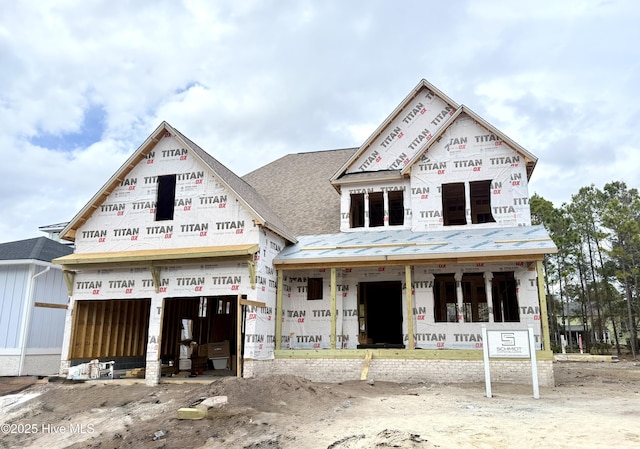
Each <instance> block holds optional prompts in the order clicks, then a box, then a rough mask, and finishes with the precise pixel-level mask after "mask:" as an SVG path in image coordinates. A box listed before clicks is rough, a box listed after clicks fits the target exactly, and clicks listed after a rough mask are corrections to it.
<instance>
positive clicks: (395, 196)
mask: <svg viewBox="0 0 640 449" xmlns="http://www.w3.org/2000/svg"><path fill="white" fill-rule="evenodd" d="M387 195H388V196H389V225H390V226H400V225H403V224H404V194H403V192H402V190H391V191H389V192H387Z"/></svg>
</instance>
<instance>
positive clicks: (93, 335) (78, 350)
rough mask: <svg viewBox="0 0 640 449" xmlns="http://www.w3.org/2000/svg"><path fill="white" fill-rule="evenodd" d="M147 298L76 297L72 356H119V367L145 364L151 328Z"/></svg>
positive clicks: (81, 358) (80, 359) (76, 360)
mask: <svg viewBox="0 0 640 449" xmlns="http://www.w3.org/2000/svg"><path fill="white" fill-rule="evenodd" d="M150 306H151V300H150V299H148V298H146V299H109V300H102V301H88V300H87V301H85V300H81V301H76V302H75V305H74V310H73V327H72V335H71V345H70V347H69V360H70V361H71V364H72V365H75V364H76V363H80V362H87V361H89V360H93V359H99V360H103V361H104V360H116V361H117V365H118V367H119V368H126V367H129V365H131V367H135V366H140V365H142V366H144V359H145V355H146V352H147V332H148V329H149V307H150Z"/></svg>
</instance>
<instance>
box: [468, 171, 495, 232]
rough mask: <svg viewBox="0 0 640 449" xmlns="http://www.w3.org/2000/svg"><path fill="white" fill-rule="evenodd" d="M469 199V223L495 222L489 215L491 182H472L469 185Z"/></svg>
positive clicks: (491, 215) (490, 214)
mask: <svg viewBox="0 0 640 449" xmlns="http://www.w3.org/2000/svg"><path fill="white" fill-rule="evenodd" d="M469 196H470V197H471V222H472V223H474V224H477V223H492V222H495V221H496V220H495V219H494V218H493V214H492V213H491V181H473V182H470V183H469Z"/></svg>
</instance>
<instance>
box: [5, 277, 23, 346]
mask: <svg viewBox="0 0 640 449" xmlns="http://www.w3.org/2000/svg"><path fill="white" fill-rule="evenodd" d="M28 280H29V266H28V265H3V266H0V348H18V347H19V344H20V333H21V326H22V321H23V316H22V312H23V310H24V307H23V303H24V299H25V297H26V296H27V285H28Z"/></svg>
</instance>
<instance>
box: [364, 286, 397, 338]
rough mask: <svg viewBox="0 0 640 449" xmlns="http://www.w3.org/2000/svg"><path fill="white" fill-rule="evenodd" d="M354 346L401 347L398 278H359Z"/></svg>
mask: <svg viewBox="0 0 640 449" xmlns="http://www.w3.org/2000/svg"><path fill="white" fill-rule="evenodd" d="M358 315H359V316H358V319H359V323H358V324H359V327H360V330H359V343H360V344H359V345H358V349H366V348H404V344H403V339H402V282H400V281H383V282H361V283H360V284H359V285H358Z"/></svg>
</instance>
